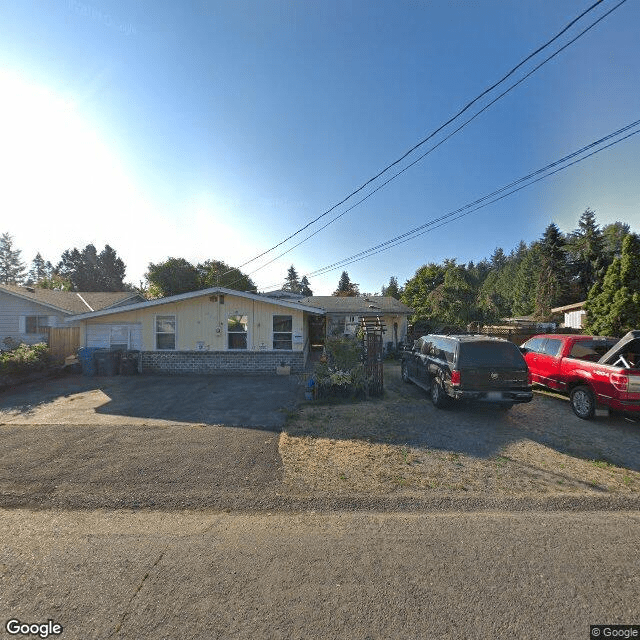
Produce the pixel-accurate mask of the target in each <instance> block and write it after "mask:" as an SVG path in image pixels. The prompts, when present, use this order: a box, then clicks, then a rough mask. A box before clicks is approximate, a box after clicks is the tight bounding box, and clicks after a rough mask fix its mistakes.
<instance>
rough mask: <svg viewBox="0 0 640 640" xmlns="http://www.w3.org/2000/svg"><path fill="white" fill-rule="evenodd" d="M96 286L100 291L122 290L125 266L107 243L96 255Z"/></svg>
mask: <svg viewBox="0 0 640 640" xmlns="http://www.w3.org/2000/svg"><path fill="white" fill-rule="evenodd" d="M98 270H99V273H98V283H97V284H98V286H99V287H100V290H101V291H123V290H124V274H125V271H126V267H125V266H124V262H123V261H122V259H121V258H119V257H118V255H117V253H116V252H115V250H114V249H112V248H111V247H110V246H109V245H108V244H107V245H105V247H104V249H103V250H102V251H101V252H100V255H99V256H98Z"/></svg>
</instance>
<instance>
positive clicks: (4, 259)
mask: <svg viewBox="0 0 640 640" xmlns="http://www.w3.org/2000/svg"><path fill="white" fill-rule="evenodd" d="M21 253H22V252H21V251H20V249H14V248H13V237H12V236H11V235H9V234H8V233H3V234H2V235H1V236H0V283H1V284H21V283H22V282H23V280H24V272H25V266H24V263H23V262H22V259H21V255H20V254H21Z"/></svg>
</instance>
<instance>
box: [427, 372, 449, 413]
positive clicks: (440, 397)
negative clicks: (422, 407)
mask: <svg viewBox="0 0 640 640" xmlns="http://www.w3.org/2000/svg"><path fill="white" fill-rule="evenodd" d="M447 400H448V398H447V394H446V393H445V391H444V389H443V388H442V384H440V382H439V381H438V379H437V378H431V402H433V406H434V407H437V408H438V409H444V407H446V406H447Z"/></svg>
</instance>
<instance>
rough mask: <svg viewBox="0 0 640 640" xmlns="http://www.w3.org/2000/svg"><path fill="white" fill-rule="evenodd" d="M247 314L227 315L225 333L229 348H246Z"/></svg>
mask: <svg viewBox="0 0 640 640" xmlns="http://www.w3.org/2000/svg"><path fill="white" fill-rule="evenodd" d="M248 324H249V317H248V316H239V315H238V316H229V318H228V320H227V335H228V336H229V338H228V339H229V343H228V344H229V349H246V348H247V326H248Z"/></svg>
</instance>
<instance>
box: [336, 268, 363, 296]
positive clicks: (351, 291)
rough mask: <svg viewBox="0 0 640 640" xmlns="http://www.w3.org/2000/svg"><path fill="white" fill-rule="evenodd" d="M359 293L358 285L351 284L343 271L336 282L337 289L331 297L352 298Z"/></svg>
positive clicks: (347, 275)
mask: <svg viewBox="0 0 640 640" xmlns="http://www.w3.org/2000/svg"><path fill="white" fill-rule="evenodd" d="M359 293H360V291H359V289H358V285H357V284H356V283H355V282H351V280H350V278H349V274H348V273H347V272H346V271H343V272H342V275H341V276H340V280H339V282H338V288H337V289H336V290H335V291H334V292H333V293H332V294H331V295H334V296H338V297H340V298H352V297H355V296H357V295H359Z"/></svg>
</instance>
